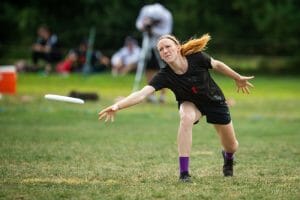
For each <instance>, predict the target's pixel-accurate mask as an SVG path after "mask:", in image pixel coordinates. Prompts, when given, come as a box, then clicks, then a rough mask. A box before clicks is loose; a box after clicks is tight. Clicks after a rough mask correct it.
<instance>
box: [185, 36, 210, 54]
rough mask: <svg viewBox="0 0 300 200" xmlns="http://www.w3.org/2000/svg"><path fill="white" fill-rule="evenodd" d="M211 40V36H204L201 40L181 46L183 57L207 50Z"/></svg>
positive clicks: (191, 41) (190, 41)
mask: <svg viewBox="0 0 300 200" xmlns="http://www.w3.org/2000/svg"><path fill="white" fill-rule="evenodd" d="M210 39H211V37H210V35H209V34H208V33H207V34H204V35H202V36H201V37H200V38H196V39H190V40H189V41H187V42H186V43H184V44H182V45H181V50H180V52H181V55H183V56H186V55H190V54H193V53H196V52H199V51H202V50H203V49H205V47H206V44H207V43H208V41H209V40H210Z"/></svg>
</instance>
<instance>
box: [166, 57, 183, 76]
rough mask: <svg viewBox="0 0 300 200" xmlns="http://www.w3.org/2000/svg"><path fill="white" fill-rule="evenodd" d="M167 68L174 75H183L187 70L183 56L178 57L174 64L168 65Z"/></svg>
mask: <svg viewBox="0 0 300 200" xmlns="http://www.w3.org/2000/svg"><path fill="white" fill-rule="evenodd" d="M169 66H170V67H171V69H172V70H173V71H174V72H175V73H176V74H184V73H185V72H186V71H187V69H188V62H187V59H186V57H185V56H179V57H178V59H176V60H175V61H174V62H172V63H169Z"/></svg>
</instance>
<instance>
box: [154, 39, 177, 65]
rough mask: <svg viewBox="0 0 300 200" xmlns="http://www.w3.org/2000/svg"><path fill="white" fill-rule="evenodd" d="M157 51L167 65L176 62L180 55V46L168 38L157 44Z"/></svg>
mask: <svg viewBox="0 0 300 200" xmlns="http://www.w3.org/2000/svg"><path fill="white" fill-rule="evenodd" d="M157 49H158V51H159V55H160V57H161V59H162V60H164V61H165V62H166V63H171V62H174V61H175V60H176V58H177V56H178V55H179V53H180V47H179V45H177V44H175V42H174V41H172V40H170V39H168V38H164V39H161V40H160V41H159V42H158V43H157Z"/></svg>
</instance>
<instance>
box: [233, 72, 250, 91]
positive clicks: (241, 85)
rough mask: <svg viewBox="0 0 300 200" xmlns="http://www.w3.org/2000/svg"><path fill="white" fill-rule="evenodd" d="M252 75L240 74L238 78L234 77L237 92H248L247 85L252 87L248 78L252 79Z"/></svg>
mask: <svg viewBox="0 0 300 200" xmlns="http://www.w3.org/2000/svg"><path fill="white" fill-rule="evenodd" d="M253 78H254V76H240V77H239V78H238V79H235V83H236V86H237V88H238V89H237V92H240V91H242V92H243V93H247V94H249V93H250V90H249V87H251V88H253V87H254V86H253V85H252V84H251V83H250V82H248V80H251V79H253Z"/></svg>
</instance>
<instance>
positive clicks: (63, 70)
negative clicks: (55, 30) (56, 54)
mask: <svg viewBox="0 0 300 200" xmlns="http://www.w3.org/2000/svg"><path fill="white" fill-rule="evenodd" d="M77 60H78V56H77V54H76V52H75V51H74V50H70V51H69V53H68V54H67V56H66V58H65V59H64V60H63V61H61V62H59V63H58V64H57V65H56V72H57V73H59V74H69V73H71V72H72V70H73V68H74V66H75V65H76V62H77Z"/></svg>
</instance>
